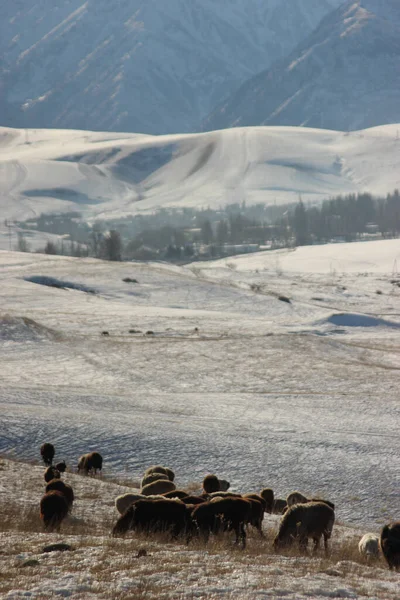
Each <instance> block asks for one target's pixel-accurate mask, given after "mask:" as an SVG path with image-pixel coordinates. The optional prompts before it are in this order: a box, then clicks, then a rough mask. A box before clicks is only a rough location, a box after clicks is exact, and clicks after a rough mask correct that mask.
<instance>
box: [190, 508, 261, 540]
mask: <svg viewBox="0 0 400 600" xmlns="http://www.w3.org/2000/svg"><path fill="white" fill-rule="evenodd" d="M192 519H193V522H194V524H195V525H196V527H197V529H198V531H199V533H200V534H201V535H202V536H203V537H204V540H205V541H206V542H207V541H208V538H209V536H210V533H214V534H216V533H218V532H219V531H220V530H222V531H227V530H228V531H231V530H233V531H234V532H235V534H236V540H235V543H236V544H238V543H239V541H241V543H242V548H243V549H244V548H245V547H246V530H245V524H246V523H250V521H251V503H250V500H245V499H244V498H218V499H217V498H216V499H215V500H213V501H211V502H205V503H203V504H199V505H198V506H196V507H195V508H194V510H193V512H192Z"/></svg>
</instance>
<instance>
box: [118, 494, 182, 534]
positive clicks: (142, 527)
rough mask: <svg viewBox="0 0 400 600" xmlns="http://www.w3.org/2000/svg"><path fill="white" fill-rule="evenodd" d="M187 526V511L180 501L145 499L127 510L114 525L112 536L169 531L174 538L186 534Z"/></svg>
mask: <svg viewBox="0 0 400 600" xmlns="http://www.w3.org/2000/svg"><path fill="white" fill-rule="evenodd" d="M189 526H190V512H189V509H188V508H187V506H186V505H185V504H184V503H183V502H181V501H180V500H169V499H165V498H164V499H163V500H161V499H159V500H158V499H157V500H156V499H149V498H146V499H143V500H138V501H137V502H135V503H134V504H133V505H132V506H130V507H129V508H128V510H127V511H126V512H125V514H123V515H122V516H121V517H120V518H119V519H118V521H117V522H116V524H115V525H114V527H113V530H112V534H113V535H117V534H124V533H126V532H127V531H130V530H134V531H144V532H146V533H150V532H158V531H170V533H171V535H172V537H174V538H175V537H177V536H178V535H180V534H182V533H187V532H188V527H189Z"/></svg>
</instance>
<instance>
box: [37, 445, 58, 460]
mask: <svg viewBox="0 0 400 600" xmlns="http://www.w3.org/2000/svg"><path fill="white" fill-rule="evenodd" d="M55 453H56V451H55V449H54V446H53V444H50V443H49V442H45V443H44V444H42V445H41V446H40V456H41V457H42V459H43V462H44V464H45V465H51V463H52V462H53V458H54V455H55Z"/></svg>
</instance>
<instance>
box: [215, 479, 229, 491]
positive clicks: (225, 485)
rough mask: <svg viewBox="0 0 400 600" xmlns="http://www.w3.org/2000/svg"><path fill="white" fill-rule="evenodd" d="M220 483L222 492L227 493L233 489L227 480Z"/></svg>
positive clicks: (221, 480)
mask: <svg viewBox="0 0 400 600" xmlns="http://www.w3.org/2000/svg"><path fill="white" fill-rule="evenodd" d="M218 481H219V489H220V491H221V492H227V491H228V490H229V488H230V487H231V484H230V483H229V481H227V480H226V479H218Z"/></svg>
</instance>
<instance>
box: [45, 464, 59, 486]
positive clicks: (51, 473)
mask: <svg viewBox="0 0 400 600" xmlns="http://www.w3.org/2000/svg"><path fill="white" fill-rule="evenodd" d="M60 477H61V475H60V471H58V470H57V469H56V468H55V467H47V469H46V470H45V472H44V480H45V482H46V483H49V481H51V480H52V479H60Z"/></svg>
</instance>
